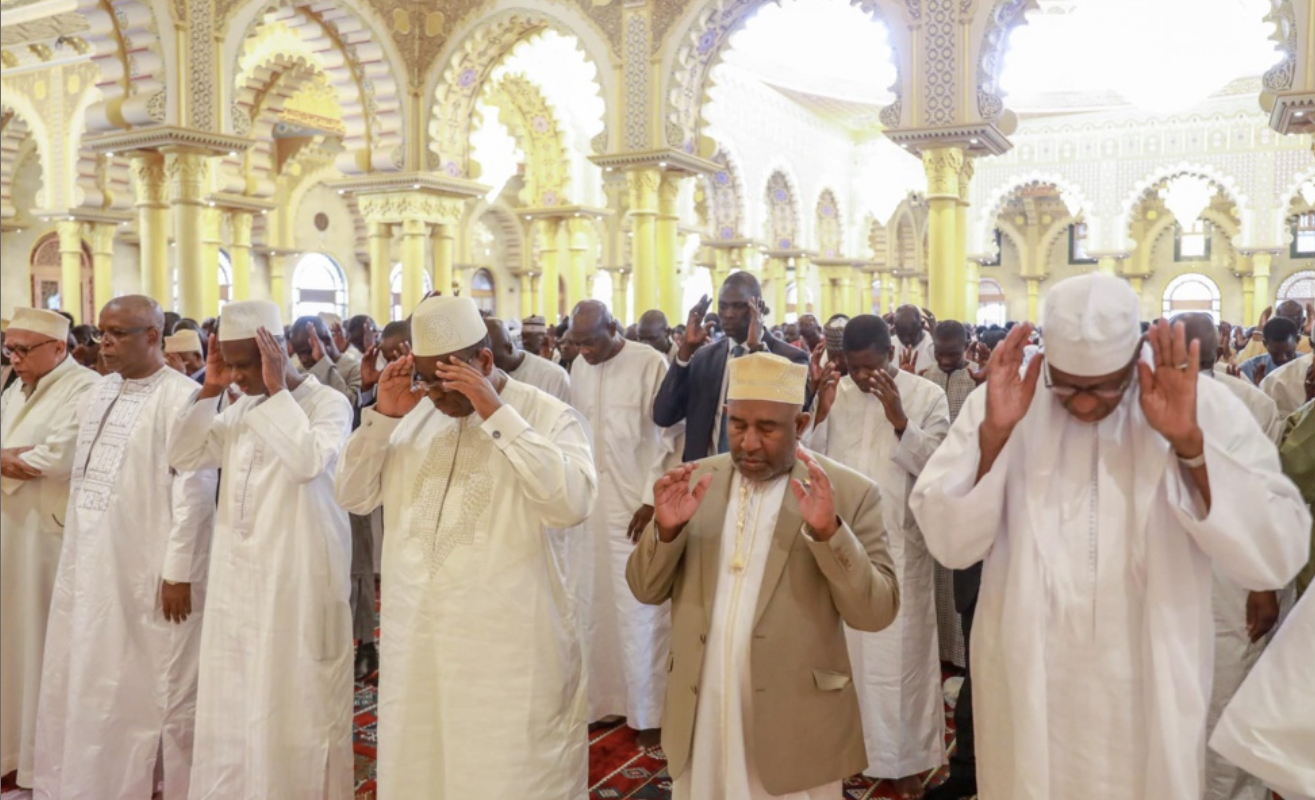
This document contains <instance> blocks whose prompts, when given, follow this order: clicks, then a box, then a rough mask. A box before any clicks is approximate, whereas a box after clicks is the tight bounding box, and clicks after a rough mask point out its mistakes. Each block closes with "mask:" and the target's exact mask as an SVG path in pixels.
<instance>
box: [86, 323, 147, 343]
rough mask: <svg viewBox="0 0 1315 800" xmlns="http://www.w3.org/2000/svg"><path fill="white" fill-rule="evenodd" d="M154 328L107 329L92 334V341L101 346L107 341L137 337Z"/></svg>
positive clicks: (144, 326)
mask: <svg viewBox="0 0 1315 800" xmlns="http://www.w3.org/2000/svg"><path fill="white" fill-rule="evenodd" d="M152 327H153V326H151V325H142V326H140V327H137V328H107V329H105V330H103V331H96V332H94V333H93V334H91V340H92V341H93V342H95V343H96V344H100V343H101V342H103V341H105V340H106V339H113V340H115V341H118V340H120V339H127V338H128V337H129V336H136V335H137V334H139V333H141V332H142V331H149V330H150V329H151V328H152Z"/></svg>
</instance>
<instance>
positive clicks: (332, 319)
mask: <svg viewBox="0 0 1315 800" xmlns="http://www.w3.org/2000/svg"><path fill="white" fill-rule="evenodd" d="M320 319H322V320H324V324H325V325H328V326H329V327H330V328H332V327H333V326H334V325H338V326H339V327H341V326H342V317H340V316H338V315H337V314H335V313H333V312H332V311H321V312H320Z"/></svg>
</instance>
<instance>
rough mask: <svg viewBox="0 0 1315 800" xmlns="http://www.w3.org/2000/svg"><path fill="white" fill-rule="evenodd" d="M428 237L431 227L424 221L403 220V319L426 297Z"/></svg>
mask: <svg viewBox="0 0 1315 800" xmlns="http://www.w3.org/2000/svg"><path fill="white" fill-rule="evenodd" d="M428 237H429V226H428V225H426V224H425V221H424V220H423V219H404V220H402V242H401V256H402V316H403V317H406V315H408V314H410V313H411V312H412V311H414V310H415V307H416V306H418V305H420V301H421V300H423V299H424V296H425V239H427V238H428ZM435 288H437V287H435ZM448 291H451V289H450V288H449V289H448Z"/></svg>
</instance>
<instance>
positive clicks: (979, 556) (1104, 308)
mask: <svg viewBox="0 0 1315 800" xmlns="http://www.w3.org/2000/svg"><path fill="white" fill-rule="evenodd" d="M1045 309H1046V310H1045V314H1044V317H1043V323H1044V330H1045V340H1044V341H1045V351H1044V354H1042V355H1039V356H1037V357H1036V358H1034V359H1033V360H1032V362H1031V363H1030V364H1029V365H1028V366H1027V368H1026V370H1024V369H1023V368H1022V364H1023V350H1024V347H1025V345H1026V342H1027V339H1028V337H1029V336H1030V335H1031V332H1032V326H1031V325H1030V324H1027V323H1025V324H1022V325H1018V326H1016V327H1015V328H1014V329H1013V330H1012V331H1010V333H1009V336H1008V338H1006V339H1005V341H1004V343H1003V344H1002V345H1000V346H999V347H998V348H997V349H996V350H995V352H994V353H993V355H992V358H991V365H990V368H989V373H988V378H987V382H986V389H985V391H979V392H975V393H973V394H972V395H971V396H970V397H969V398H968V400H967V402H966V403H965V404H964V407H963V410H962V411H961V412H960V414H959V418H958V419H957V420H956V421H955V424H954V425H953V426H952V427H951V429H950V433H949V436H948V437H947V438H946V440H945V443H944V444H943V445H942V446H941V447H940V449H939V450H937V452H936V454H935V455H933V456H932V457H931V460H930V461H929V462H928V463H927V466H926V468H925V469H924V470H923V472H922V476H921V478H919V480H918V483H917V485H916V486H915V487H914V490H913V496H912V499H911V501H910V505H911V506H912V508H913V512H914V515H915V516H916V517H917V519H918V522H919V523H920V525H921V526H922V530H923V532H924V533H925V535H926V538H927V546H928V548H929V549H930V550H931V552H932V555H933V556H935V557H936V558H937V560H939V561H940V562H941V563H943V564H945V566H947V567H949V568H951V569H962V568H964V567H967V566H969V565H970V564H973V563H975V562H977V561H981V560H984V565H983V572H982V583H981V591H980V595H979V597H978V603H977V610H976V615H975V619H974V624H973V634H972V642H971V647H970V650H971V655H970V658H971V661H972V673H973V681H974V683H975V686H976V688H975V689H974V698H973V699H974V703H975V709H974V712H975V713H974V718H975V719H974V721H975V724H976V733H977V751H978V760H977V783H978V786H977V788H978V790H979V793H978V796H979V797H980V798H982V800H1043V798H1060V797H1062V798H1064V800H1096V799H1097V798H1110V797H1118V798H1120V799H1121V800H1159V798H1166V797H1175V798H1189V797H1190V798H1196V797H1200V796H1201V794H1202V791H1203V787H1202V775H1203V773H1204V766H1205V753H1204V746H1203V744H1204V740H1205V722H1206V707H1207V704H1208V701H1209V685H1210V678H1209V676H1210V661H1211V656H1210V654H1211V650H1212V649H1213V644H1214V642H1213V634H1214V626H1213V624H1212V622H1211V599H1212V573H1211V568H1212V565H1213V566H1214V567H1216V568H1218V569H1219V571H1220V572H1221V573H1223V574H1224V575H1225V576H1226V577H1228V578H1229V579H1231V580H1233V581H1235V582H1236V583H1237V584H1239V585H1240V586H1242V587H1244V588H1246V589H1248V590H1251V591H1266V590H1274V589H1279V588H1281V587H1283V586H1285V585H1287V583H1288V582H1289V581H1291V580H1292V578H1293V576H1295V575H1296V573H1297V571H1298V570H1299V569H1300V568H1301V566H1302V565H1303V564H1305V563H1306V557H1307V552H1308V549H1309V546H1310V543H1309V541H1308V537H1307V533H1306V532H1307V531H1308V530H1309V529H1310V515H1309V512H1308V511H1307V510H1306V507H1305V504H1304V502H1303V501H1302V498H1301V495H1300V494H1299V492H1298V491H1297V488H1296V487H1295V486H1293V485H1292V482H1291V481H1289V480H1288V479H1287V478H1286V477H1284V476H1283V474H1282V472H1281V471H1280V469H1279V461H1278V453H1277V452H1276V450H1275V448H1274V445H1273V443H1272V442H1271V441H1270V440H1269V439H1267V438H1266V437H1265V434H1264V432H1263V431H1261V430H1260V427H1259V426H1258V425H1256V424H1255V422H1254V421H1253V420H1252V419H1251V418H1250V415H1248V414H1247V412H1246V410H1245V408H1243V406H1242V405H1241V403H1239V402H1238V401H1237V399H1236V398H1235V397H1233V395H1232V394H1231V393H1230V392H1229V391H1228V390H1227V389H1225V388H1224V387H1222V386H1220V385H1218V384H1217V383H1216V382H1214V381H1209V380H1200V379H1199V373H1200V358H1201V353H1200V343H1199V342H1192V343H1191V344H1190V346H1189V344H1188V341H1187V336H1186V333H1185V331H1184V329H1183V325H1182V324H1181V323H1179V324H1175V325H1170V324H1168V323H1167V322H1164V321H1161V322H1159V323H1157V324H1156V325H1155V326H1154V327H1152V328H1151V330H1150V332H1149V334H1148V339H1149V348H1147V352H1145V353H1144V352H1143V347H1142V336H1141V330H1140V327H1139V325H1138V317H1139V300H1138V297H1137V295H1136V293H1134V292H1133V291H1132V289H1131V288H1129V286H1128V285H1127V284H1126V283H1125V282H1123V281H1121V280H1119V279H1118V278H1115V277H1112V276H1107V275H1101V274H1099V273H1091V274H1087V275H1081V276H1078V277H1075V278H1069V279H1067V280H1064V281H1061V282H1059V283H1058V284H1056V285H1055V286H1054V287H1053V288H1052V289H1051V290H1050V294H1049V296H1048V297H1047V298H1046V306H1045ZM1043 373H1044V375H1045V379H1044V389H1041V390H1039V386H1038V385H1039V384H1041V383H1042V375H1043Z"/></svg>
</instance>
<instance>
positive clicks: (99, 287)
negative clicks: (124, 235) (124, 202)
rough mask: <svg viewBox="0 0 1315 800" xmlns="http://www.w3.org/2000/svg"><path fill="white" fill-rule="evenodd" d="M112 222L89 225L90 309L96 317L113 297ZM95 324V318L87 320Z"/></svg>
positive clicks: (90, 323)
mask: <svg viewBox="0 0 1315 800" xmlns="http://www.w3.org/2000/svg"><path fill="white" fill-rule="evenodd" d="M114 228H115V226H114V223H112V222H97V223H95V224H93V225H92V226H91V268H92V272H91V274H92V278H91V289H92V294H93V296H94V297H93V300H94V302H93V303H92V311H93V313H94V314H95V315H96V317H97V318H99V316H100V310H101V309H102V308H104V307H105V305H106V304H107V303H109V302H110V300H113V299H114ZM87 324H89V325H95V324H96V320H95V319H89V320H87Z"/></svg>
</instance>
